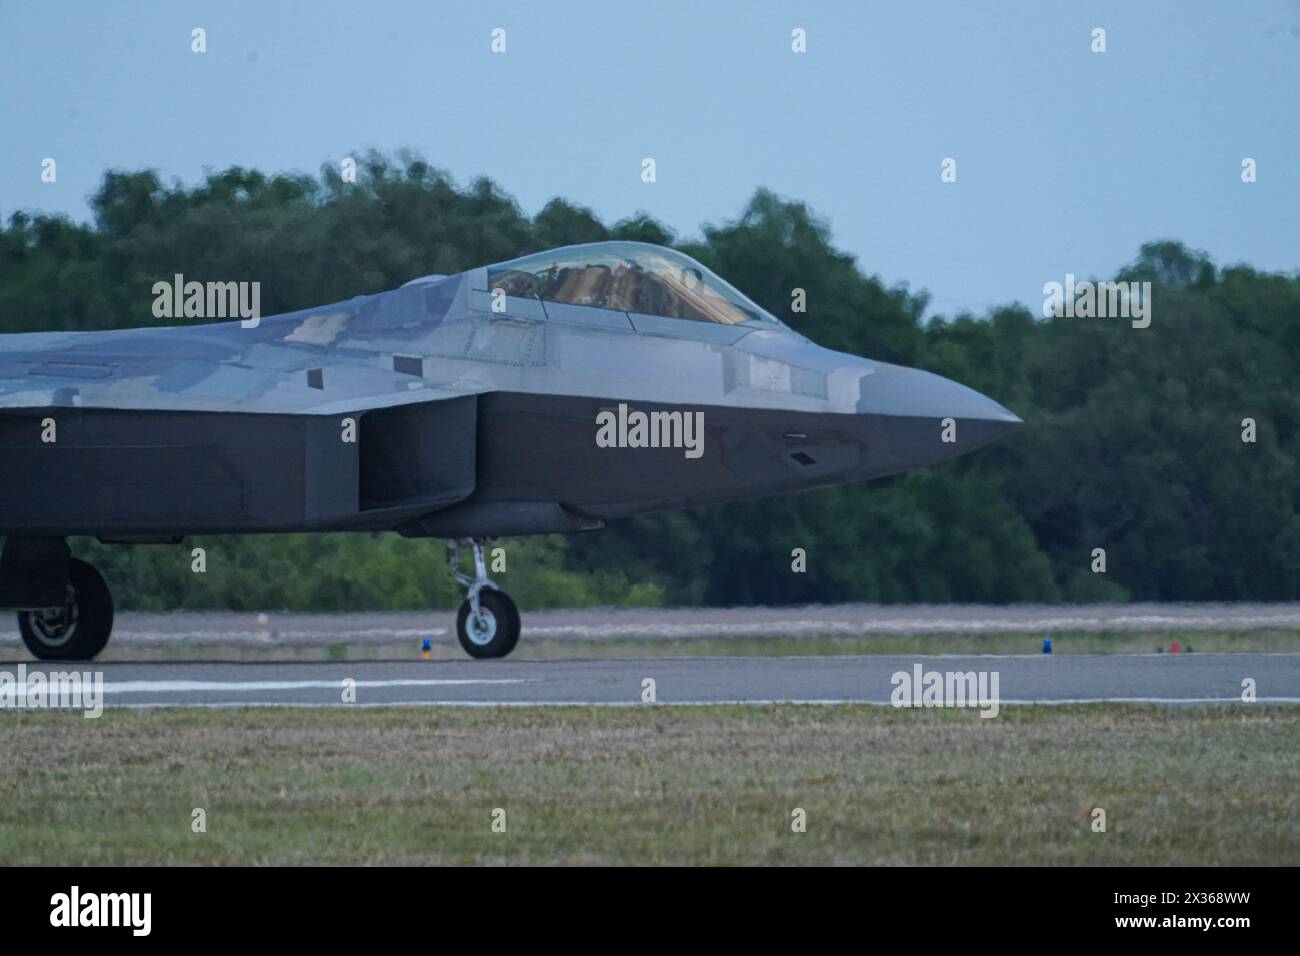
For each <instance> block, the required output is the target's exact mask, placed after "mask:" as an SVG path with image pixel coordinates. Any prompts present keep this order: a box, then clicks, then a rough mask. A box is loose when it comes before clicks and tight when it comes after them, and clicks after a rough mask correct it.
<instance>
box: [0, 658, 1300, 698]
mask: <svg viewBox="0 0 1300 956" xmlns="http://www.w3.org/2000/svg"><path fill="white" fill-rule="evenodd" d="M918 664H919V665H920V666H921V667H922V668H923V669H924V671H940V672H945V671H959V672H968V671H976V672H979V671H987V672H990V673H994V672H996V673H997V675H998V697H999V699H1000V702H1001V703H1002V704H1003V705H1008V704H1013V703H1017V702H1023V703H1065V702H1072V701H1153V702H1161V703H1169V704H1192V703H1201V702H1223V703H1225V704H1233V705H1235V706H1243V707H1245V706H1255V705H1251V704H1244V703H1242V702H1241V689H1242V680H1243V679H1244V678H1247V677H1249V678H1253V679H1254V680H1255V681H1256V686H1257V695H1258V699H1259V702H1260V703H1300V654H1182V655H1169V654H1165V655H1149V656H1147V655H1141V656H1125V655H1097V656H1093V655H1070V656H1029V655H1027V656H995V655H988V656H948V655H932V656H923V657H915V656H898V657H892V656H890V657H885V656H871V657H727V658H705V657H689V658H686V657H669V658H663V657H660V658H651V659H636V660H623V659H613V660H608V659H607V660H590V661H569V660H546V661H527V660H505V661H441V662H430V663H425V662H420V661H415V662H411V663H403V662H374V663H360V662H357V663H305V664H304V663H298V664H294V663H256V664H225V663H184V664H171V663H167V664H161V663H160V664H137V663H113V664H100V665H90V667H89V669H93V670H97V671H102V673H103V675H104V676H103V679H104V694H105V705H106V706H107V707H109V708H112V707H115V706H131V707H141V706H145V707H156V706H168V705H172V706H190V707H237V706H254V705H256V706H267V705H284V704H288V705H295V706H307V705H326V706H340V707H348V706H352V707H356V706H396V705H462V706H473V705H477V706H486V705H496V704H505V705H520V704H566V703H579V704H599V705H611V706H620V705H622V706H642V707H644V706H652V705H650V704H647V703H643V702H642V687H643V683H642V682H643V681H644V680H645V679H646V678H652V679H653V680H654V681H655V690H656V696H657V701H658V703H657V706H664V705H672V704H691V703H720V702H746V703H770V702H776V701H806V702H818V703H829V702H844V701H856V702H866V703H877V704H884V703H888V702H889V700H890V694H891V692H892V690H893V683H892V676H893V675H894V674H895V673H896V672H899V671H904V672H907V673H908V674H909V675H910V674H912V673H913V668H914V666H915V665H918ZM18 666H19V665H18V664H17V663H16V662H12V661H11V662H8V663H4V662H0V670H4V671H8V672H10V673H17V668H18ZM25 666H26V667H27V669H28V672H29V673H30V672H31V671H33V670H42V671H47V672H48V671H50V670H57V669H67V668H57V667H50V666H48V665H39V666H38V665H34V664H28V665H25ZM77 669H79V670H85V669H88V668H87V666H86V665H77ZM346 680H352V681H355V682H356V685H355V686H356V701H355V703H345V702H344V700H343V687H344V682H345V681H346Z"/></svg>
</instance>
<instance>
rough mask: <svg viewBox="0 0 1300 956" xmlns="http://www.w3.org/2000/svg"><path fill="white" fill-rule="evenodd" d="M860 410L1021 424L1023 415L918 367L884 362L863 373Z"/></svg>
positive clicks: (909, 416)
mask: <svg viewBox="0 0 1300 956" xmlns="http://www.w3.org/2000/svg"><path fill="white" fill-rule="evenodd" d="M859 396H860V397H859V399H858V411H859V412H862V413H864V414H868V415H900V416H904V417H907V418H954V419H958V420H961V419H973V420H978V421H986V422H1001V423H1003V424H1006V425H1017V424H1019V423H1020V418H1019V417H1018V416H1017V415H1016V414H1015V413H1014V412H1012V411H1010V410H1008V409H1006V408H1003V407H1002V406H1001V405H999V404H998V403H997V402H995V401H993V399H991V398H989V397H988V396H987V395H981V394H980V393H979V392H977V391H975V389H973V388H968V387H967V386H965V385H962V384H961V383H959V382H954V381H952V379H947V378H944V377H943V376H942V375H935V374H934V373H933V372H925V371H922V370H921V369H916V368H904V367H903V366H901V365H886V364H884V363H881V364H879V365H877V366H876V367H875V368H874V369H873V370H872V371H870V372H867V373H866V374H865V375H863V376H862V378H861V380H860V386H859Z"/></svg>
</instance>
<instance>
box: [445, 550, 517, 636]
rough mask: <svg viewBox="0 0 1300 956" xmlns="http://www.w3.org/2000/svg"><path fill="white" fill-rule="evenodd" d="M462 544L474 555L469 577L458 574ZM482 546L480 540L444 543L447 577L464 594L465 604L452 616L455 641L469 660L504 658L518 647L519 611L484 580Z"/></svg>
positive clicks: (506, 597) (497, 588)
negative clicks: (457, 585) (454, 624)
mask: <svg viewBox="0 0 1300 956" xmlns="http://www.w3.org/2000/svg"><path fill="white" fill-rule="evenodd" d="M466 544H469V546H470V547H471V549H472V550H473V553H474V576H473V577H471V576H470V575H468V574H465V573H464V572H463V571H461V570H460V553H461V550H462V548H463V547H464V546H465V545H466ZM483 545H484V539H482V538H472V539H469V540H468V541H465V540H460V539H453V540H450V541H448V542H447V561H448V563H449V564H450V565H451V576H452V577H453V578H455V580H456V581H457V583H459V584H460V585H461V586H462V587H464V588H465V590H466V593H467V597H466V598H465V603H463V604H462V605H461V606H460V612H459V613H458V614H457V615H456V637H457V638H458V639H459V640H460V646H461V647H463V648H464V649H465V653H467V654H469V656H470V657H478V658H487V657H505V656H506V655H507V654H509V653H510V652H511V651H513V650H514V649H515V645H516V644H518V643H519V632H520V629H521V628H520V621H519V609H518V608H517V607H515V602H514V601H512V600H510V597H509V596H508V595H507V594H506V593H505V592H504V591H502V590H501V589H500V588H499V587H497V584H496V582H495V581H493V580H492V579H491V578H489V577H488V576H487V562H486V561H485V560H484V558H483Z"/></svg>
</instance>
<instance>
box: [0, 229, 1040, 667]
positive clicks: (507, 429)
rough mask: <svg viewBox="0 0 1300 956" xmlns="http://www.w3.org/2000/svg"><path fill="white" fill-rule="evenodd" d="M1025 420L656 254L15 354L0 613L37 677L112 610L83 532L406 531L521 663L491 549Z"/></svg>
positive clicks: (682, 258)
mask: <svg viewBox="0 0 1300 956" xmlns="http://www.w3.org/2000/svg"><path fill="white" fill-rule="evenodd" d="M188 287H189V286H188V284H186V285H185V287H184V289H188ZM182 291H184V290H183V289H182V287H181V284H180V280H179V277H178V279H177V292H178V295H179V294H180V293H181V292H182ZM210 293H211V289H210V288H209V295H208V297H207V302H208V303H209V305H210V304H211V301H212V297H211V294H210ZM185 294H186V297H187V300H188V299H189V298H190V295H189V293H188V292H186V293H185ZM194 302H195V304H196V305H202V295H199V297H198V298H197V299H195V300H194ZM221 314H223V315H224V314H227V313H224V312H222V313H221ZM1017 422H1019V419H1018V418H1017V417H1016V416H1015V415H1014V414H1012V413H1011V412H1009V411H1008V410H1007V409H1005V408H1003V407H1002V406H1001V405H999V404H998V403H997V402H995V401H993V400H992V399H989V398H986V397H985V396H983V395H981V394H979V393H978V392H976V391H973V390H972V389H970V388H967V387H965V386H963V385H959V384H957V383H956V382H953V381H950V380H948V379H945V378H942V377H940V376H938V375H934V374H931V373H929V372H925V371H920V370H917V369H911V368H904V367H901V366H898V365H891V364H887V363H885V362H877V361H872V360H870V359H866V358H859V357H857V356H853V355H847V354H844V353H840V352H834V351H831V350H829V349H825V348H822V347H820V346H818V345H816V344H814V343H813V342H811V341H810V340H808V339H807V338H805V337H804V336H803V335H800V334H799V333H798V332H796V331H795V330H793V329H791V328H789V327H787V326H786V325H784V324H783V323H782V322H780V321H778V320H777V319H776V318H775V317H774V316H772V315H771V314H770V313H768V312H767V311H765V310H764V309H763V308H761V307H760V306H758V305H757V304H755V303H754V302H753V301H751V300H750V299H749V298H747V297H746V296H745V295H743V294H742V293H740V292H739V291H737V290H736V289H735V288H733V287H732V286H731V285H729V284H728V283H727V282H725V281H724V280H723V279H722V278H720V277H719V276H717V275H715V274H714V273H713V272H711V271H710V270H708V269H707V268H705V267H704V266H703V265H701V264H700V263H699V262H697V261H695V260H693V259H692V258H690V257H689V256H686V255H684V254H682V253H681V252H678V251H676V250H673V249H668V248H663V247H659V246H654V245H648V244H645V243H638V242H600V243H593V244H587V245H577V246H566V247H564V248H560V249H554V250H552V251H549V252H542V253H538V254H535V255H529V256H526V257H524V258H520V259H515V260H512V261H509V262H503V263H498V264H496V265H490V266H484V267H481V268H476V269H470V270H469V271H467V272H463V273H460V274H458V275H454V276H443V275H431V276H425V277H423V278H419V279H414V280H412V281H410V282H408V283H406V284H405V285H403V286H401V287H400V288H397V289H395V290H393V291H390V292H384V293H380V294H378V295H371V296H358V297H357V298H354V299H351V300H348V301H346V302H339V303H336V304H333V305H325V306H320V307H318V308H313V309H307V310H304V311H301V312H293V313H289V314H285V315H279V316H273V317H266V318H263V319H260V320H254V321H232V322H217V323H210V324H192V325H186V326H181V327H174V328H136V329H125V330H118V331H108V332H79V333H40V334H10V335H0V535H3V536H5V537H6V541H5V545H4V550H3V554H2V555H0V608H8V609H14V610H17V612H18V623H19V629H20V631H21V634H22V638H23V641H24V642H25V643H26V646H27V648H28V649H29V650H30V651H31V652H32V654H34V655H35V656H36V657H37V658H40V659H43V660H84V659H89V658H92V657H94V656H95V655H96V654H98V653H99V652H100V651H101V650H102V649H103V648H104V646H105V644H106V643H107V641H108V639H109V636H110V634H111V633H112V627H113V601H112V597H111V595H110V592H109V588H108V585H107V584H106V582H105V581H104V578H103V576H102V575H101V574H100V573H99V571H97V570H96V569H95V568H94V567H93V566H91V565H90V564H88V563H86V562H83V561H81V560H79V559H77V558H73V557H71V556H70V551H69V547H68V544H67V540H66V539H67V538H68V537H70V536H76V535H87V536H94V537H97V538H99V539H100V540H101V541H105V542H116V543H123V544H130V543H147V542H153V543H162V542H180V541H181V540H183V539H184V537H185V536H187V535H199V534H265V533H279V532H313V531H322V532H323V531H358V532H361V531H365V532H375V531H396V532H398V533H399V534H402V535H406V536H411V537H440V538H446V539H448V556H449V558H450V566H451V573H452V575H453V576H454V577H455V578H456V580H457V581H459V582H460V584H461V585H462V586H463V587H464V588H465V590H466V600H465V602H464V603H463V604H462V605H461V607H460V611H459V614H458V616H457V621H456V631H457V636H458V638H459V640H460V644H461V645H462V647H463V648H464V649H465V651H467V652H468V653H469V654H470V655H472V656H473V657H478V658H487V657H503V656H505V655H507V654H509V653H510V652H511V650H513V649H514V647H515V645H516V643H517V641H518V640H519V635H520V617H519V612H518V610H517V608H516V606H515V604H514V602H513V601H512V600H511V599H510V598H509V597H508V596H507V595H506V594H505V592H504V591H502V590H501V588H500V587H498V585H497V584H496V582H494V581H493V580H492V579H491V578H490V577H489V576H488V573H487V568H486V561H485V557H484V547H485V544H487V543H489V542H491V541H492V540H493V539H496V538H498V537H503V536H511V535H529V534H550V533H557V532H558V533H568V532H577V531H588V530H592V529H597V528H600V527H603V526H604V525H605V523H606V522H608V521H611V520H614V519H617V518H623V517H626V516H628V515H635V514H641V513H644V512H651V511H659V510H664V509H673V508H688V507H695V506H698V505H708V504H714V503H717V502H724V501H732V500H736V499H741V498H755V497H761V496H767V495H777V494H785V493H789V492H793V491H798V490H800V489H805V488H813V487H817V486H822V485H835V484H843V483H846V482H858V481H865V480H867V479H871V478H877V477H880V476H884V475H891V474H896V473H899V472H902V471H905V470H907V469H910V468H916V467H918V466H922V465H928V464H931V463H933V462H938V461H942V460H944V459H946V458H950V457H952V456H954V455H958V454H962V453H964V452H967V451H970V450H972V449H974V448H977V447H979V446H981V445H984V444H986V443H987V442H989V441H991V440H992V439H994V438H995V437H997V436H998V435H1000V434H1002V433H1003V432H1005V431H1006V430H1007V429H1008V428H1010V427H1012V426H1013V425H1015V424H1016V423H1017ZM466 548H468V549H470V550H471V551H472V553H473V566H474V573H473V574H468V573H465V572H463V571H462V570H461V565H460V556H461V553H462V549H466ZM303 573H310V569H308V568H304V569H303Z"/></svg>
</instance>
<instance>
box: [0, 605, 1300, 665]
mask: <svg viewBox="0 0 1300 956" xmlns="http://www.w3.org/2000/svg"><path fill="white" fill-rule="evenodd" d="M454 620H455V614H454V612H452V611H399V612H381V613H366V614H358V613H345V614H299V613H293V614H280V613H270V614H265V615H260V616H259V615H258V614H257V613H255V612H233V611H220V612H175V613H168V614H157V613H141V612H131V611H126V612H122V613H119V614H118V615H117V618H116V621H115V624H114V628H113V646H114V647H123V646H159V645H165V644H173V643H177V644H187V645H191V646H202V645H222V646H238V645H245V646H254V647H255V646H265V645H271V646H289V645H292V646H311V645H314V646H324V645H330V644H336V643H344V644H348V645H365V644H385V643H392V642H410V643H412V645H413V646H418V643H417V642H418V641H419V640H422V639H423V638H430V639H432V640H434V641H435V642H449V643H454V642H455V636H454V634H453V633H452V625H453V622H454ZM1170 628H1177V629H1180V630H1241V631H1245V630H1259V629H1269V628H1278V629H1291V630H1300V604H1294V603H1292V604H1208V603H1207V604H1086V605H1069V604H1053V605H1035V604H1020V605H1013V606H1009V607H998V606H989V605H970V604H937V605H924V604H921V605H879V604H835V605H812V606H806V607H738V608H585V609H581V610H538V609H525V616H524V641H525V646H526V644H527V642H528V641H534V640H551V641H593V640H595V641H599V640H609V639H617V638H636V639H649V640H656V639H659V640H680V639H689V638H697V637H782V638H806V637H870V636H873V635H882V634H895V635H898V634H904V635H906V634H915V635H928V634H967V635H976V634H995V633H1000V634H1053V633H1060V632H1062V631H1083V632H1098V631H1130V632H1131V631H1155V630H1161V629H1170ZM8 646H12V647H14V648H15V649H16V648H17V647H18V646H19V643H18V629H17V627H16V626H15V624H14V618H13V615H12V614H0V655H3V654H4V653H5V648H6V647H8Z"/></svg>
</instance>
